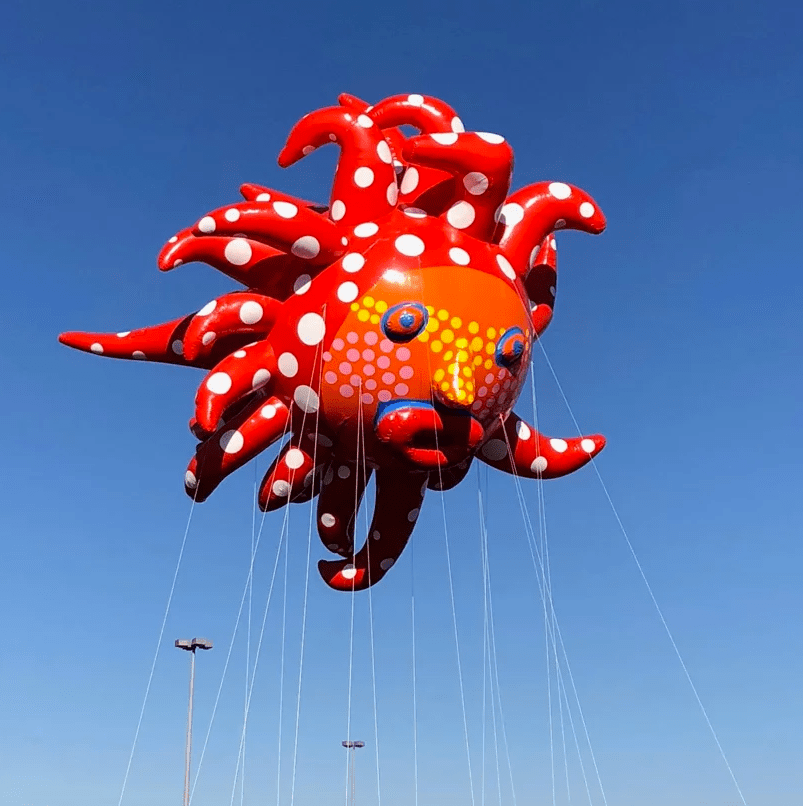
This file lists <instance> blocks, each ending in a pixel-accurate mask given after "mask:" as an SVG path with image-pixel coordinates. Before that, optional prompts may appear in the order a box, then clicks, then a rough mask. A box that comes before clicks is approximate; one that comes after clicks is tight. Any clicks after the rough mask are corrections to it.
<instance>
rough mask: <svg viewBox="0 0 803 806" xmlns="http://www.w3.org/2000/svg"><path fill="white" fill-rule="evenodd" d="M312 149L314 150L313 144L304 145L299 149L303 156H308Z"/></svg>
mask: <svg viewBox="0 0 803 806" xmlns="http://www.w3.org/2000/svg"><path fill="white" fill-rule="evenodd" d="M313 151H315V146H304V148H302V149H301V153H302V154H303V155H304V156H305V157H308V156H309V155H310V154H312V152H313Z"/></svg>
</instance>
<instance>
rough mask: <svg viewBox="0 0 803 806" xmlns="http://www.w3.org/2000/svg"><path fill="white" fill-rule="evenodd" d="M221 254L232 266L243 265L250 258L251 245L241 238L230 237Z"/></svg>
mask: <svg viewBox="0 0 803 806" xmlns="http://www.w3.org/2000/svg"><path fill="white" fill-rule="evenodd" d="M223 254H224V255H225V256H226V260H228V261H229V263H231V264H232V265H233V266H245V264H246V263H248V261H249V260H251V255H252V252H251V245H250V244H249V243H248V241H246V240H244V239H243V238H232V240H230V241H229V242H228V243H227V244H226V248H225V249H224V250H223Z"/></svg>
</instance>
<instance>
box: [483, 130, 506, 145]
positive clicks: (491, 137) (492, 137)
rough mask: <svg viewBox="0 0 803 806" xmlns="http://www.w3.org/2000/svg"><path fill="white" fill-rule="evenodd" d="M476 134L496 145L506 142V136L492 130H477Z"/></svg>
mask: <svg viewBox="0 0 803 806" xmlns="http://www.w3.org/2000/svg"><path fill="white" fill-rule="evenodd" d="M476 134H477V137H479V138H480V140H485V142H486V143H490V144H491V145H494V146H498V145H499V144H500V143H504V142H505V138H504V137H502V135H501V134H493V133H491V132H477V133H476Z"/></svg>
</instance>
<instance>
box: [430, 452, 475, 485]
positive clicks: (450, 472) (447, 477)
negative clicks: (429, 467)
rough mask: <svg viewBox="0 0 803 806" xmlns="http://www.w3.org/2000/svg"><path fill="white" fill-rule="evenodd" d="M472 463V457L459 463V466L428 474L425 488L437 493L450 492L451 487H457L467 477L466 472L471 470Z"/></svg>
mask: <svg viewBox="0 0 803 806" xmlns="http://www.w3.org/2000/svg"><path fill="white" fill-rule="evenodd" d="M472 461H473V457H471V456H469V458H468V459H466V460H465V461H464V462H461V463H460V464H459V465H454V466H453V467H447V468H444V469H443V470H441V471H434V472H432V473H430V474H429V481H428V482H427V487H428V488H429V489H430V490H437V491H439V492H445V491H446V490H451V489H452V488H453V487H457V485H458V484H460V482H461V481H463V479H464V478H465V477H466V476H467V475H468V471H469V470H471V463H472Z"/></svg>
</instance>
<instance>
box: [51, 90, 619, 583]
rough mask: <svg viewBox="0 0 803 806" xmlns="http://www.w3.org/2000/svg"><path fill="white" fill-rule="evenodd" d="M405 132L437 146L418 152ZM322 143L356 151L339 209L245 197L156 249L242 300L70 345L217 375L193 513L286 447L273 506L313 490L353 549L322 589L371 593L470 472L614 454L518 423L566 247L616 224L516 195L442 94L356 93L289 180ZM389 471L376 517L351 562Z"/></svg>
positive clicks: (346, 158)
mask: <svg viewBox="0 0 803 806" xmlns="http://www.w3.org/2000/svg"><path fill="white" fill-rule="evenodd" d="M403 125H409V126H412V127H414V128H415V129H417V130H418V131H419V132H421V134H419V135H416V136H412V137H405V135H404V134H403V133H402V132H401V130H400V129H399V128H398V127H399V126H403ZM328 143H335V144H337V145H338V146H339V147H340V159H339V162H338V166H337V171H336V173H335V177H334V183H333V188H332V194H331V199H330V202H329V205H328V206H323V205H316V204H313V203H310V202H305V201H302V200H300V199H297V198H293V197H291V196H288V195H286V194H283V193H280V192H278V191H276V190H271V189H268V188H264V187H261V186H259V185H252V184H246V185H243V186H242V188H241V193H242V195H243V197H244V198H245V201H243V202H239V203H236V204H230V205H227V206H225V207H221V208H220V209H218V210H214V211H213V212H211V213H209V214H208V215H205V216H203V217H202V218H201V219H200V220H199V221H198V222H197V223H196V224H195V225H194V226H193V227H191V228H189V229H186V230H184V231H182V232H180V233H179V234H178V235H176V236H174V237H172V238H171V239H170V240H169V242H168V243H167V244H166V245H165V247H164V248H163V249H162V252H161V254H160V255H159V267H160V269H162V270H163V271H169V270H170V269H173V268H175V267H177V266H180V265H181V264H183V263H188V262H192V261H203V262H205V263H207V264H209V265H211V266H213V267H214V268H216V269H217V270H219V271H221V272H223V273H225V274H227V275H228V276H229V277H231V278H232V279H234V280H236V281H237V282H238V283H240V284H242V285H243V286H245V290H241V291H235V292H233V293H230V294H226V295H224V296H222V297H220V298H219V299H215V300H212V301H211V302H209V303H208V304H207V305H205V306H204V307H203V308H201V309H200V310H199V311H197V312H196V313H193V314H190V315H188V316H185V317H183V318H181V319H176V320H174V321H171V322H167V323H165V324H162V325H156V326H154V327H147V328H143V329H140V330H133V331H130V332H122V333H116V334H99V333H65V334H63V335H62V336H61V337H60V340H61V341H62V342H63V343H64V344H67V345H69V346H70V347H75V348H77V349H79V350H85V351H87V352H92V353H96V354H98V355H103V356H106V357H112V358H127V359H139V360H144V361H159V362H166V363H171V364H183V365H187V366H192V367H199V368H202V369H206V370H208V374H207V375H206V377H205V378H204V380H203V382H202V383H201V385H200V388H199V389H198V393H197V396H196V401H195V403H196V408H195V416H194V417H193V418H192V419H191V421H190V428H191V430H192V432H193V434H194V435H195V436H196V437H197V439H198V440H199V444H198V446H197V449H196V451H195V456H194V457H193V459H192V461H191V462H190V465H189V468H188V469H187V471H186V475H185V488H186V491H187V493H188V494H189V495H190V496H192V497H193V498H194V499H196V500H197V501H203V500H204V499H206V498H207V497H208V496H209V495H210V493H211V492H212V491H213V490H214V489H215V488H216V487H217V486H218V484H220V482H221V481H222V480H223V479H224V478H225V477H226V476H228V475H229V474H230V473H232V472H233V471H235V470H236V469H237V468H239V467H241V466H242V465H243V464H245V463H246V462H248V461H249V460H251V459H252V458H253V457H255V456H256V455H257V454H258V453H259V452H260V451H263V450H265V449H266V448H267V447H268V446H270V445H271V444H273V443H274V442H276V441H278V440H281V439H282V438H283V437H285V436H288V437H289V439H288V440H287V442H286V444H285V445H284V447H283V449H282V450H281V451H280V454H279V456H278V457H277V458H276V460H275V461H274V462H273V464H272V466H271V467H270V469H269V470H268V472H267V474H266V475H265V478H264V480H263V483H262V487H261V490H260V494H259V504H260V506H261V507H262V508H263V510H273V509H277V508H278V507H281V506H284V505H285V504H288V503H290V502H294V503H297V502H302V501H309V500H310V499H311V498H312V497H314V496H315V495H318V508H317V525H318V531H319V533H320V536H321V539H322V541H323V543H324V545H325V546H326V547H327V548H328V549H329V550H330V551H331V552H333V553H335V554H337V555H339V559H337V560H328V561H321V562H320V563H319V569H320V572H321V575H322V576H323V578H324V580H325V581H326V582H327V584H329V585H330V586H331V587H333V588H336V589H339V590H354V589H357V590H360V589H364V588H367V587H368V586H370V585H373V584H374V583H376V582H378V581H379V580H380V579H381V578H382V577H383V576H384V575H385V573H386V572H387V570H388V569H389V568H390V567H391V566H392V565H393V564H394V562H395V561H396V560H397V559H398V557H399V555H400V554H401V552H402V551H403V549H404V547H405V544H406V543H407V540H408V538H409V537H410V535H411V533H412V531H413V529H414V527H415V523H416V519H417V518H418V514H419V511H420V508H421V505H422V502H423V500H424V495H425V493H426V491H427V489H433V490H446V489H449V488H451V487H454V486H455V485H456V484H458V483H459V482H460V481H461V480H462V479H463V478H464V477H465V475H466V474H467V472H468V470H469V467H470V464H471V462H472V460H473V459H474V458H477V459H479V460H480V461H482V462H485V463H486V464H489V465H491V466H492V467H495V468H498V469H499V470H504V471H505V472H507V473H514V474H516V475H518V476H525V477H529V478H553V477H556V476H563V475H565V474H567V473H571V472H572V471H574V470H576V469H578V468H579V467H581V466H582V465H584V464H586V463H587V462H588V461H589V460H590V458H591V457H593V456H594V455H596V454H597V453H598V452H599V451H600V450H602V448H603V446H604V444H605V440H604V438H603V437H601V436H597V435H595V436H589V437H584V438H574V439H550V438H548V437H545V436H542V435H541V434H539V433H538V432H537V431H536V430H535V428H534V427H533V426H532V425H529V424H528V423H526V422H524V421H523V420H521V419H520V418H519V417H517V416H516V415H515V414H514V413H513V411H512V410H513V406H514V404H515V402H516V399H517V398H518V396H519V393H520V392H521V389H522V386H523V384H524V380H525V377H526V374H527V371H528V367H529V364H530V357H531V352H532V348H533V343H534V340H535V339H537V338H538V337H539V336H540V334H541V333H542V332H543V331H544V329H545V328H546V327H547V325H548V324H549V322H550V319H551V318H552V311H553V306H554V300H555V284H556V279H557V273H556V252H555V241H554V232H555V230H558V229H561V228H570V229H577V230H582V231H584V232H589V233H599V232H602V230H603V229H604V227H605V218H604V216H603V214H602V212H601V211H600V209H599V207H598V206H597V204H596V203H595V202H594V200H593V199H592V198H591V197H590V196H589V195H588V194H587V193H585V192H584V191H583V190H580V189H579V188H577V187H574V186H573V185H568V184H565V183H563V182H539V183H536V184H533V185H529V186H528V187H525V188H523V189H521V190H518V191H516V192H515V193H513V194H512V195H508V193H509V188H510V182H511V171H512V167H513V151H512V149H511V147H510V146H509V145H508V143H507V142H506V141H505V139H504V138H503V137H501V136H500V135H498V134H489V133H486V132H472V133H467V132H465V131H464V127H463V124H462V123H461V121H460V118H459V117H457V115H456V114H455V112H454V111H453V110H452V109H451V108H450V107H449V106H447V105H446V104H444V103H443V102H442V101H439V100H437V99H436V98H431V97H428V96H423V95H400V96H395V97H392V98H387V99H386V100H384V101H382V102H380V103H378V104H377V105H375V106H368V105H367V104H365V103H363V102H362V101H360V100H358V99H357V98H354V97H352V96H348V95H344V96H341V98H340V99H339V106H333V107H329V108H326V109H320V110H317V111H315V112H312V113H310V114H308V115H307V116H306V117H304V118H302V119H301V120H300V121H299V123H298V124H296V126H295V127H294V128H293V130H292V131H291V133H290V136H289V138H288V140H287V144H286V146H285V147H284V149H283V150H282V152H281V154H280V155H279V165H280V166H282V167H288V166H290V165H293V164H294V163H295V162H297V161H298V160H300V159H302V158H303V157H304V156H306V155H307V154H309V153H310V152H311V151H313V150H314V149H316V148H319V147H320V146H323V145H326V144H328ZM373 473H375V474H376V501H375V506H374V512H373V520H372V523H371V525H370V527H369V530H368V535H367V537H366V540H365V544H364V545H363V547H362V548H361V549H360V550H359V551H356V552H355V546H354V528H355V521H356V510H357V509H358V507H359V504H360V501H361V499H362V496H363V493H364V491H365V488H366V485H367V483H368V480H369V478H370V476H371V474H373Z"/></svg>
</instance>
